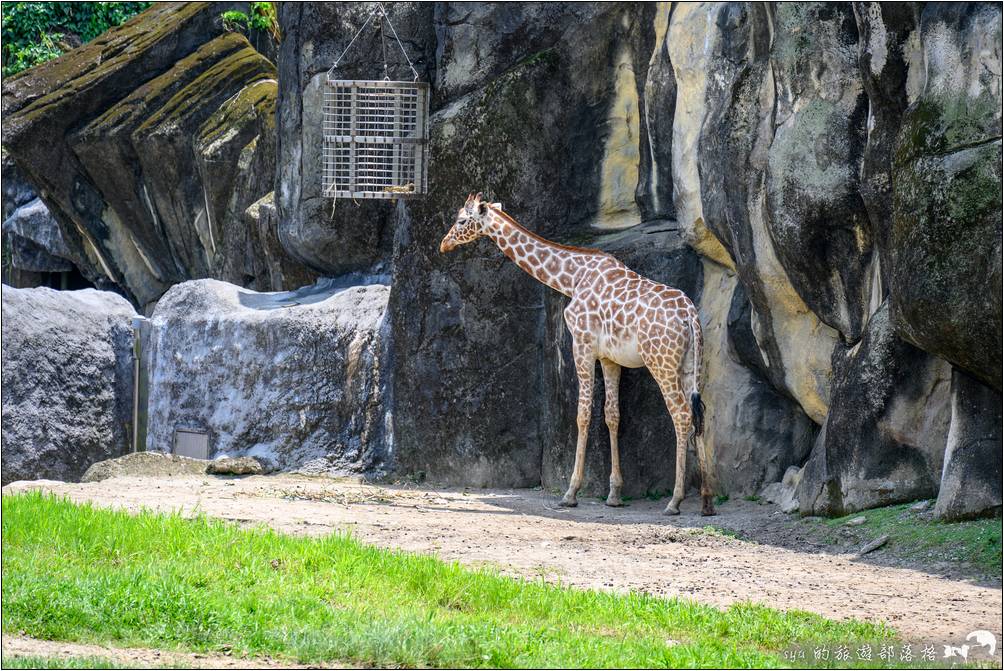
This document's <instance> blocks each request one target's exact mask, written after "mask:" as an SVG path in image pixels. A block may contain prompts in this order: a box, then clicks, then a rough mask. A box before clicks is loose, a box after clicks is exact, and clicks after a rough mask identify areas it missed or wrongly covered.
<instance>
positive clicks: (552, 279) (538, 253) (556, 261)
mask: <svg viewBox="0 0 1004 671" xmlns="http://www.w3.org/2000/svg"><path fill="white" fill-rule="evenodd" d="M490 217H491V219H490V222H489V226H488V231H487V233H486V235H487V236H488V237H489V238H491V239H492V240H493V241H494V242H495V244H496V245H498V248H499V249H500V250H502V253H503V254H505V255H506V256H507V257H509V258H510V259H511V260H512V261H513V262H514V263H515V264H516V265H517V266H519V267H520V268H522V269H523V270H525V271H526V272H527V273H528V274H530V275H531V276H532V277H534V278H535V279H536V280H537V281H539V282H542V283H543V284H546V285H547V286H549V287H551V288H552V289H555V290H556V291H560V292H561V293H563V294H565V295H566V296H571V295H572V293H573V292H574V291H575V284H576V281H577V280H578V276H579V274H580V273H579V271H580V270H581V269H582V267H583V265H584V264H585V262H586V261H588V260H590V259H594V258H596V256H597V254H600V252H594V251H592V250H585V249H579V248H574V247H566V246H565V245H559V244H557V243H554V242H550V241H548V240H545V239H543V238H541V237H540V236H538V235H535V234H533V233H531V232H530V231H528V230H526V229H525V228H523V227H522V226H520V225H519V224H517V223H516V221H515V220H514V219H512V218H511V217H509V216H508V215H507V214H504V213H502V212H499V211H497V210H491V213H490Z"/></svg>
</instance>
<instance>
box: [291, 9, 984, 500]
mask: <svg viewBox="0 0 1004 671" xmlns="http://www.w3.org/2000/svg"><path fill="white" fill-rule="evenodd" d="M363 11H364V10H363V9H362V8H359V7H351V6H348V7H347V6H324V7H321V6H309V5H308V6H302V7H301V6H297V7H293V6H289V7H287V8H286V9H284V11H283V13H282V16H281V18H282V22H283V24H284V25H285V26H287V35H293V36H294V38H293V39H292V40H291V41H290V42H289V43H288V44H285V45H284V47H283V52H282V54H281V55H280V60H279V69H280V82H281V84H280V87H281V103H280V122H279V129H280V138H281V139H280V146H281V147H282V149H281V151H280V166H281V167H280V178H279V184H280V185H282V188H283V189H285V191H284V193H283V195H282V196H281V197H279V198H278V210H279V212H280V215H281V216H280V218H281V220H282V221H283V223H282V224H280V228H281V227H283V226H287V227H288V230H287V233H286V236H285V237H284V240H285V241H286V242H287V243H288V244H289V246H290V247H291V248H293V249H298V250H300V251H297V252H294V253H295V254H296V255H297V256H298V257H300V258H303V259H305V260H307V261H308V262H309V263H311V264H313V265H315V266H316V267H319V268H323V269H325V270H327V271H329V272H337V271H340V270H342V269H343V268H346V267H369V266H373V265H377V266H382V267H385V264H386V263H387V260H386V259H387V252H386V251H385V245H386V240H387V238H388V237H389V233H388V231H389V230H392V231H393V238H394V240H393V250H392V252H391V254H392V255H391V258H392V266H391V267H392V271H393V277H394V282H393V285H392V292H391V300H390V314H391V323H392V325H393V334H394V352H395V364H394V365H395V378H394V380H395V381H394V403H395V408H396V412H395V416H394V421H395V427H396V429H397V430H396V432H395V434H396V436H397V440H398V442H397V446H396V447H397V450H398V452H397V454H398V458H399V459H400V462H399V463H400V466H401V467H402V468H403V469H404V470H411V471H415V470H421V471H423V472H425V473H426V474H427V475H429V476H430V477H433V476H434V477H437V478H440V479H444V480H451V481H456V482H465V483H475V484H488V483H493V484H512V485H517V484H532V483H536V482H537V481H541V482H543V484H544V485H545V486H548V487H554V488H558V487H561V486H563V481H564V478H565V477H566V476H567V472H568V469H569V461H570V459H571V454H570V452H571V449H570V445H571V444H572V441H573V437H574V433H575V428H574V421H573V411H572V407H573V403H572V401H573V399H574V397H575V384H574V380H573V379H571V376H570V374H569V370H570V367H569V365H568V361H567V358H568V354H567V344H568V343H567V335H566V334H565V333H564V329H563V327H562V325H561V323H560V319H559V318H558V316H557V315H559V314H560V308H561V307H562V306H563V304H564V299H562V298H561V297H560V296H556V295H553V294H552V293H550V292H549V291H548V290H547V289H545V288H542V287H541V286H540V285H538V284H536V283H535V282H534V281H533V280H532V279H529V278H527V277H526V276H524V275H523V274H522V273H521V272H520V271H519V270H518V269H516V268H514V267H512V265H511V264H508V263H507V262H506V261H504V260H503V259H502V257H501V256H500V255H499V254H498V253H497V252H496V250H494V249H492V248H491V246H490V244H488V243H483V244H480V245H478V246H475V247H473V248H469V249H464V250H461V251H459V252H457V253H455V255H454V256H451V257H447V258H443V257H441V256H440V255H439V254H438V252H437V250H436V243H437V242H438V240H439V238H440V237H441V235H442V233H443V232H444V231H445V230H446V228H447V227H448V226H449V224H450V222H451V220H452V217H453V212H454V211H455V209H456V207H458V205H459V203H460V202H461V201H462V198H463V197H464V196H465V195H466V194H467V193H468V192H470V191H476V190H483V191H486V192H488V193H490V194H492V195H493V196H494V197H495V198H496V199H500V200H502V201H503V204H504V205H505V207H506V209H507V211H509V212H511V213H513V214H514V215H515V216H516V217H517V218H518V219H520V220H521V221H522V222H524V223H525V224H526V225H528V226H529V227H530V228H532V229H534V230H536V231H538V232H539V233H541V234H543V235H545V236H549V237H553V238H556V239H558V240H560V241H564V242H574V243H582V242H587V243H589V244H599V245H601V246H606V245H613V246H612V247H610V249H611V250H612V251H613V252H614V253H615V254H616V255H618V256H619V257H620V258H622V259H623V260H625V261H626V262H628V263H629V265H633V266H634V267H636V268H637V269H638V270H640V271H642V272H644V273H646V274H648V275H650V276H652V277H654V278H656V279H661V280H664V281H667V282H670V283H672V284H675V285H676V286H680V287H682V288H684V289H685V290H687V291H688V293H689V294H690V295H692V296H693V297H694V298H695V299H697V300H698V301H699V303H700V306H701V312H702V318H703V319H704V323H705V330H706V331H707V332H708V333H709V348H708V362H707V364H706V371H705V381H704V388H705V395H706V397H707V398H708V403H709V417H710V422H709V425H710V429H709V440H710V441H711V442H712V443H713V444H714V445H715V448H716V451H717V454H718V460H719V468H720V478H721V480H722V483H723V486H724V487H725V488H727V490H728V491H729V492H730V493H733V494H738V493H752V492H755V491H757V490H758V489H759V488H760V487H761V486H762V485H764V484H767V483H769V482H773V481H777V480H780V479H781V476H782V475H783V474H784V472H785V470H786V469H787V468H788V467H790V466H793V465H794V466H801V465H803V464H805V463H808V465H809V467H808V468H807V469H805V472H804V473H803V477H802V478H801V481H800V485H799V487H800V489H799V492H800V504H801V507H802V510H803V511H804V512H806V513H827V514H838V513H842V512H848V511H851V510H856V509H859V508H863V507H869V506H875V505H881V504H886V503H892V502H895V501H902V500H910V499H913V498H917V497H930V496H934V495H935V494H936V493H937V492H938V491H939V489H941V481H942V471H943V470H944V471H945V473H946V474H947V473H948V472H949V470H951V469H948V468H946V469H943V466H942V464H943V463H944V459H945V447H946V445H948V443H949V442H950V441H949V438H948V436H949V434H950V433H951V432H952V430H953V427H954V426H955V425H956V424H958V425H959V426H961V425H962V424H960V422H964V420H963V419H961V417H962V416H963V415H964V414H965V411H964V410H963V409H962V408H963V407H971V405H967V404H972V403H978V402H979V401H974V400H973V398H974V397H973V396H971V395H969V394H966V400H965V401H961V400H953V399H954V396H953V394H960V393H962V394H965V393H966V392H965V391H957V392H953V391H952V390H953V389H960V390H962V389H963V388H964V387H965V385H963V384H962V383H957V384H956V385H955V386H954V387H953V385H952V384H951V379H952V378H953V375H955V376H957V375H956V374H953V373H952V369H953V367H955V368H956V369H957V370H964V371H965V374H966V376H967V377H966V378H965V379H966V380H972V379H973V378H975V379H977V380H980V381H981V382H982V383H983V384H986V385H989V386H988V388H987V394H988V398H989V397H993V398H997V399H999V392H1000V378H999V375H1000V360H999V357H1000V348H999V343H1000V340H1001V318H1000V296H999V293H998V292H997V291H996V290H995V288H996V287H998V286H999V278H1000V274H999V273H1000V252H1001V249H1000V237H1001V236H1000V228H1001V225H1000V193H999V188H997V187H998V186H999V184H1000V175H999V159H1000V113H999V109H998V108H999V103H1000V75H999V72H1000V46H999V45H1000V37H1001V36H1000V30H999V26H992V25H991V24H993V21H994V20H998V19H999V15H1000V11H999V8H997V7H995V6H993V5H989V4H980V3H976V4H969V5H962V6H958V7H954V8H952V9H948V8H945V7H937V6H921V5H912V4H905V5H904V4H899V5H894V6H890V5H879V4H870V3H856V4H853V5H839V4H835V3H799V4H766V5H765V4H758V3H737V4H724V3H723V4H718V3H696V4H679V5H673V6H671V5H670V4H669V3H660V4H657V5H632V4H620V5H557V4H554V5H551V4H534V5H520V6H515V5H487V4H486V5H479V4H473V5H461V4H456V5H453V4H448V3H447V4H443V5H438V6H436V7H435V8H430V7H428V6H425V5H409V4H407V3H403V4H398V5H395V6H394V7H393V15H392V18H393V20H394V21H395V23H396V24H397V25H398V26H399V28H401V26H403V29H400V32H401V33H402V34H403V35H406V36H407V37H408V41H407V42H406V47H407V48H408V49H409V54H410V55H411V57H412V59H413V60H415V61H416V63H418V64H419V66H420V68H421V69H422V72H423V74H424V75H425V76H427V77H428V78H429V80H430V81H432V82H433V83H434V85H435V87H434V91H435V93H434V98H433V112H434V117H433V125H432V147H431V156H432V159H431V164H430V189H431V190H430V193H429V195H428V197H426V198H425V199H423V200H421V201H412V202H410V203H409V204H408V206H407V207H406V208H405V207H404V206H399V207H398V210H397V212H395V213H392V211H391V208H390V207H389V206H386V205H382V204H379V203H377V204H370V205H369V209H365V210H355V209H353V208H349V207H347V206H346V205H345V204H343V203H339V204H337V206H336V210H335V213H334V215H333V216H331V213H330V211H329V210H327V209H326V208H325V207H324V204H323V202H321V201H319V200H318V196H319V190H318V186H317V184H315V183H314V182H315V181H316V180H315V177H314V176H313V175H311V174H308V172H310V171H308V170H306V169H305V166H309V165H310V163H309V161H310V158H309V157H311V156H314V157H316V156H317V155H318V154H319V138H318V137H317V131H316V126H318V125H319V121H318V120H317V119H316V118H314V117H312V116H311V115H314V116H316V114H317V110H318V108H319V102H318V101H319V96H320V92H319V90H318V89H319V88H320V87H322V86H323V77H324V72H325V71H326V69H327V68H328V67H329V66H330V64H331V62H332V61H333V59H334V57H335V56H336V55H337V54H338V53H341V50H342V49H343V48H344V46H345V45H346V44H347V40H348V39H350V37H351V35H353V34H354V30H355V28H356V27H357V26H358V25H360V24H361V21H362V20H363V14H362V12H363ZM331 25H338V26H342V27H343V30H341V31H330V30H328V27H329V26H331ZM374 47H375V45H373V44H369V45H366V44H365V43H364V44H363V46H362V48H361V49H358V50H355V51H354V52H350V54H352V55H351V56H350V62H349V63H348V64H347V66H346V68H345V69H346V72H347V73H348V75H347V76H353V77H361V78H365V77H372V76H376V74H375V73H379V70H380V68H379V64H378V63H377V59H375V58H373V55H374V54H375V53H376V52H375V51H373V50H372V49H373V48H374ZM353 59H354V60H353ZM990 101H993V104H991V103H990ZM991 183H993V184H995V185H996V186H995V187H994V188H990V186H989V185H990V184H991ZM344 210H350V211H349V212H348V213H345V215H344V216H342V215H343V212H344ZM359 217H365V218H367V219H368V221H369V222H370V223H369V226H368V227H367V228H366V229H365V230H364V231H360V230H359V228H360V223H359V221H360V220H359ZM671 217H675V220H674V221H672V222H671V223H670V218H671ZM659 222H666V223H664V224H660V223H659ZM653 226H655V227H658V226H664V227H665V228H667V229H679V230H678V231H672V232H669V233H666V234H663V235H661V236H649V235H645V233H644V231H646V230H652V227H653ZM621 229H630V230H629V231H627V232H626V234H625V235H624V236H622V237H620V238H618V241H617V242H611V240H612V239H611V238H609V236H610V231H616V230H621ZM948 230H951V231H953V234H952V235H947V236H945V235H944V234H945V233H946V232H947V231H948ZM681 240H682V241H685V242H686V243H689V246H690V247H691V248H692V249H694V250H696V251H697V252H698V253H699V254H700V255H701V256H702V257H703V259H701V261H700V263H695V259H693V257H688V256H687V254H688V253H689V252H685V248H683V247H681V246H680V245H681ZM336 247H339V248H340V249H342V250H345V251H344V252H342V253H339V254H333V253H331V252H330V251H321V252H320V255H321V256H322V257H323V258H321V259H318V258H310V256H311V254H317V253H318V251H319V250H333V249H335V248H336ZM976 267H979V268H981V270H980V271H976ZM988 277H989V281H987V278H988ZM935 303H937V306H936V305H935ZM964 313H965V314H970V319H972V320H973V323H972V324H971V328H965V327H962V322H961V319H962V315H963V314H964ZM976 340H979V341H980V343H979V344H978V343H977V342H976ZM635 378H637V379H635ZM415 380H423V381H428V382H429V384H418V385H416V384H414V381H415ZM649 382H650V381H649V380H648V379H647V378H646V377H645V375H644V374H639V375H637V376H631V375H627V376H626V377H625V380H624V382H623V384H624V390H623V391H622V398H623V399H625V400H624V404H625V406H626V407H625V409H624V412H623V414H624V415H625V416H626V418H627V419H626V420H625V423H623V424H622V427H621V430H622V444H624V445H625V446H628V445H629V446H630V447H625V448H624V449H625V450H631V456H630V457H625V461H626V462H630V463H633V464H634V465H635V466H636V467H637V469H636V472H634V473H632V474H631V475H630V476H629V477H628V478H627V480H628V482H629V483H632V481H633V483H632V484H630V485H628V486H630V487H633V490H632V493H635V494H638V493H644V492H645V491H648V490H653V489H655V490H658V489H660V488H664V487H665V486H666V483H667V482H668V481H669V480H670V479H671V477H672V464H671V463H668V461H669V460H668V459H667V458H666V456H667V454H668V453H669V452H670V450H671V449H672V444H671V443H672V438H671V437H670V435H669V432H668V427H669V424H668V422H667V421H666V417H665V413H664V409H663V408H662V407H661V404H660V403H658V402H652V401H651V398H652V397H653V396H654V392H655V390H654V388H652V389H650V388H647V386H646V385H647V383H649ZM960 403H962V405H959V404H960ZM596 408H597V409H596V411H595V413H594V421H593V428H592V434H591V447H590V450H591V454H590V462H589V464H590V466H589V469H588V476H587V477H588V481H589V484H588V485H587V488H591V490H592V491H593V492H594V493H597V494H599V493H602V491H603V490H604V488H605V480H606V467H607V466H606V464H607V463H608V462H606V461H605V460H606V459H607V457H606V456H605V455H606V436H605V428H604V427H603V425H602V422H599V421H598V418H599V410H598V408H599V403H597V406H596ZM953 408H955V411H954V412H953V410H952V409H953ZM953 417H959V418H960V419H958V420H955V419H953ZM635 421H636V422H637V424H636V425H631V426H629V423H630V422H635ZM447 425H448V426H450V427H451V428H450V430H445V429H444V427H445V426H447ZM632 426H633V428H632ZM981 435H982V434H981ZM988 440H990V441H991V442H994V441H996V442H995V444H997V445H999V442H1000V437H999V435H996V436H994V437H992V438H989V439H988ZM810 453H811V457H810ZM953 468H954V467H953ZM945 477H948V476H947V475H946V476H945ZM998 504H999V501H998Z"/></svg>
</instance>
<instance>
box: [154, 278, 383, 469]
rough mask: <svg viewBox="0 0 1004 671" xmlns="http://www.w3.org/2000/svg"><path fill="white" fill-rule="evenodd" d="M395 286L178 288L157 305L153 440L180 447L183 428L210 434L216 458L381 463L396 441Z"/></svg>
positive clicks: (346, 465) (159, 446)
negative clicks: (388, 319) (390, 387)
mask: <svg viewBox="0 0 1004 671" xmlns="http://www.w3.org/2000/svg"><path fill="white" fill-rule="evenodd" d="M388 291H389V290H388V288H387V286H385V285H383V284H378V283H374V284H370V285H347V284H345V283H341V284H339V283H336V282H334V281H332V280H321V281H319V282H318V283H317V284H315V285H313V286H310V287H305V288H303V289H301V290H298V291H294V292H284V293H256V292H254V291H249V290H244V289H241V288H240V287H237V286H234V285H232V284H228V283H225V282H220V281H217V280H195V281H190V282H184V283H182V284H178V285H175V286H174V287H172V288H171V290H170V291H168V292H167V293H166V294H165V295H164V297H163V298H161V300H160V302H159V303H158V304H157V308H156V310H154V313H153V316H152V318H151V329H150V336H149V342H148V345H147V348H146V354H145V355H144V356H145V363H146V365H147V366H148V370H149V379H150V391H149V397H150V405H149V410H148V413H149V414H148V424H147V444H146V447H147V449H148V450H155V451H161V452H171V451H173V447H174V437H175V430H176V429H179V428H181V429H194V430H200V431H205V432H206V433H208V434H209V454H208V456H209V457H210V458H213V457H216V456H220V455H227V456H253V457H258V458H259V459H261V460H262V461H264V462H268V465H269V466H270V467H275V468H280V469H301V470H309V471H312V472H325V473H333V472H347V471H351V472H367V473H379V472H381V471H382V470H383V469H385V468H386V466H387V463H386V462H387V458H388V456H389V450H390V441H391V434H390V430H389V416H388V412H389V407H388V405H387V404H386V402H385V388H386V373H385V368H386V363H385V362H386V354H385V349H386V347H387V342H386V339H385V338H384V336H383V331H382V329H383V324H384V312H385V309H386V305H387V294H388Z"/></svg>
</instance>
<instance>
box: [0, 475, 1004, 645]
mask: <svg viewBox="0 0 1004 671" xmlns="http://www.w3.org/2000/svg"><path fill="white" fill-rule="evenodd" d="M34 488H40V489H45V490H49V491H53V492H57V493H60V494H65V495H67V496H69V497H70V498H71V499H73V500H76V501H92V502H94V503H97V504H100V505H105V506H113V507H117V508H124V509H127V510H131V511H137V510H139V509H140V508H144V507H145V508H150V509H155V510H161V511H171V510H181V511H183V512H184V513H189V514H191V513H195V512H199V513H204V514H207V515H211V516H214V517H220V518H224V519H228V520H232V521H235V522H238V523H242V524H267V525H269V526H272V527H274V528H276V529H279V530H282V531H285V532H289V533H296V534H308V535H316V534H325V533H329V532H331V531H333V530H347V529H349V530H351V532H352V534H353V535H354V536H355V537H356V538H359V539H360V540H363V541H365V542H367V543H372V544H375V545H378V546H382V547H389V548H403V549H406V550H412V551H416V552H424V553H431V554H435V555H437V556H439V557H441V558H442V559H446V560H458V561H460V562H462V563H464V564H468V565H474V566H479V565H491V566H494V567H497V568H499V569H500V570H502V571H503V572H505V573H508V574H511V575H518V576H524V577H533V578H540V577H541V576H543V577H544V578H546V579H549V580H560V581H561V582H562V583H563V584H566V585H575V586H578V587H588V588H597V589H610V590H615V591H621V592H626V591H629V590H637V591H644V592H648V593H651V594H656V595H661V596H676V597H683V598H687V599H693V600H695V601H698V602H701V603H706V604H711V605H715V606H727V605H729V604H732V603H735V602H737V601H746V600H749V601H755V602H759V603H763V604H765V605H768V606H772V607H774V608H780V609H802V610H809V611H812V612H816V613H819V614H820V615H824V616H826V617H829V618H834V619H842V618H851V617H853V618H859V619H865V620H872V621H884V622H887V623H889V624H890V625H891V626H893V627H894V628H895V629H896V630H898V631H899V632H900V634H901V635H902V636H903V637H905V638H906V639H909V640H911V641H916V642H918V643H920V642H922V643H934V644H936V645H938V646H939V647H938V649H939V650H940V649H941V648H940V646H941V645H944V644H947V643H952V644H954V645H959V644H961V643H964V642H965V636H966V634H968V633H969V632H970V631H973V630H976V629H989V630H990V631H992V632H994V633H995V634H996V635H998V636H1000V634H1001V617H1002V592H1001V579H1000V575H999V574H998V575H997V576H991V577H986V576H982V577H981V576H975V575H968V576H967V575H966V573H965V570H966V569H965V567H962V568H960V567H959V566H958V565H955V564H949V563H939V562H937V561H936V559H931V560H930V561H926V562H925V563H918V562H917V561H916V560H906V559H903V558H900V557H897V556H896V555H895V553H894V552H892V551H890V550H888V549H881V550H878V551H876V552H874V553H872V554H869V555H866V556H865V557H863V558H855V554H856V550H857V549H858V547H860V545H861V544H863V543H862V541H863V540H865V539H862V538H859V537H852V538H850V539H849V540H848V541H847V543H845V544H840V543H839V542H838V543H837V544H836V545H831V544H824V543H820V542H818V538H814V536H813V534H812V531H811V525H810V523H809V522H806V521H804V520H799V519H797V518H794V517H792V516H789V515H786V514H783V513H781V512H779V511H777V509H776V508H775V507H773V506H768V505H761V504H758V503H754V502H748V501H728V502H726V503H724V504H722V505H720V506H719V515H718V516H717V517H714V518H704V517H700V516H699V514H698V510H699V501H698V500H696V499H688V500H686V501H684V504H683V506H682V513H683V514H682V515H680V516H679V517H665V516H663V515H662V508H663V506H664V502H658V501H647V500H645V501H632V502H630V505H628V506H626V507H624V508H616V509H615V508H608V507H606V506H604V505H603V504H602V502H600V501H591V500H582V501H581V502H580V504H579V507H578V508H574V509H566V508H559V507H558V506H557V499H556V498H555V497H554V496H552V495H551V494H549V493H547V492H542V491H540V490H483V489H435V488H430V487H428V486H424V485H423V486H422V487H421V488H417V487H413V486H411V487H409V486H375V485H369V484H363V483H360V482H354V481H350V480H345V481H342V480H331V479H327V478H312V477H305V476H291V475H271V476H254V477H247V478H226V477H214V476H181V477H173V478H142V477H119V478H114V479H110V480H105V481H101V482H95V483H62V482H52V481H37V482H23V483H12V484H11V485H8V486H7V487H4V488H3V491H4V493H7V492H9V491H12V490H22V489H34ZM708 525H714V527H716V528H717V529H710V528H707V527H708ZM722 530H725V532H724V533H723V531H722ZM733 534H735V535H733ZM736 536H738V537H736ZM850 543H853V545H851V544H850ZM4 640H5V646H4V647H5V652H6V640H7V639H4ZM998 640H1000V639H998ZM999 655H1000V653H999V652H998V657H999Z"/></svg>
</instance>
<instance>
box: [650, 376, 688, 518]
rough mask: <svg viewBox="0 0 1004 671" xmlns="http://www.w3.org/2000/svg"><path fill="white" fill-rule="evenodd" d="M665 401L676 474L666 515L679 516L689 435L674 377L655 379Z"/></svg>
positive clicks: (684, 404) (684, 401)
mask: <svg viewBox="0 0 1004 671" xmlns="http://www.w3.org/2000/svg"><path fill="white" fill-rule="evenodd" d="M657 382H658V383H659V388H660V389H661V390H662V395H663V398H664V399H665V401H666V409H667V410H668V411H669V414H670V416H671V417H672V419H673V429H674V430H675V433H676V473H675V478H674V480H675V481H674V483H673V498H671V499H670V501H669V503H668V504H666V510H665V511H664V512H665V514H667V515H679V514H680V503H682V502H683V498H684V496H685V494H686V481H687V436H688V434H689V433H690V423H691V416H690V408H689V406H688V405H687V398H686V395H685V394H684V393H683V390H682V389H681V387H680V383H679V380H678V379H677V378H676V377H671V378H669V379H657Z"/></svg>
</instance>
